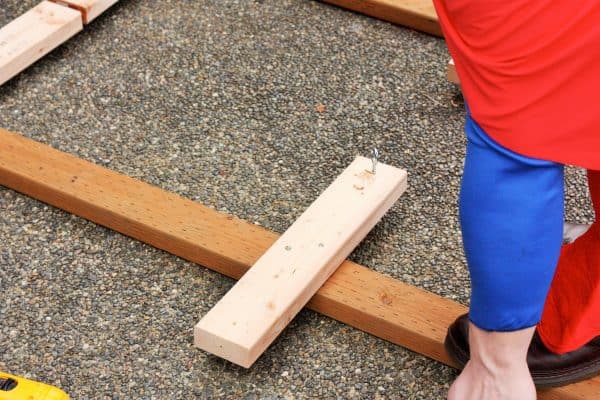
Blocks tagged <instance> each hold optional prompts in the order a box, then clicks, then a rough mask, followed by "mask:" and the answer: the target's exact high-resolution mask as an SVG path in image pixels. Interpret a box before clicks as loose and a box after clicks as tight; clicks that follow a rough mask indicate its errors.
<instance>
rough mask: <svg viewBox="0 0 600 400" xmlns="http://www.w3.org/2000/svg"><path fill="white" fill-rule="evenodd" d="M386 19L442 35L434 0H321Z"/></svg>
mask: <svg viewBox="0 0 600 400" xmlns="http://www.w3.org/2000/svg"><path fill="white" fill-rule="evenodd" d="M321 1H323V2H325V3H330V4H334V5H336V6H340V7H343V8H347V9H350V10H353V11H356V12H359V13H362V14H366V15H370V16H371V17H375V18H379V19H382V20H384V21H389V22H393V23H395V24H399V25H404V26H407V27H409V28H414V29H416V30H419V31H422V32H426V33H430V34H432V35H435V36H442V29H441V28H440V24H439V23H438V17H437V13H436V12H435V8H434V7H433V1H432V0H321Z"/></svg>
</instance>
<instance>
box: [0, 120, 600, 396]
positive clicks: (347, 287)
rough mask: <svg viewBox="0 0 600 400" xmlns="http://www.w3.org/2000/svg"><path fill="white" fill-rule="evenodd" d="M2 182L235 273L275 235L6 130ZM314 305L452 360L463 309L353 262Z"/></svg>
mask: <svg viewBox="0 0 600 400" xmlns="http://www.w3.org/2000/svg"><path fill="white" fill-rule="evenodd" d="M0 184H1V185H4V186H7V187H9V188H12V189H14V190H17V191H19V192H21V193H24V194H27V195H29V196H31V197H33V198H36V199H38V200H41V201H44V202H46V203H48V204H51V205H53V206H55V207H58V208H62V209H63V210H66V211H69V212H71V213H73V214H76V215H79V216H81V217H83V218H86V219H89V220H90V221H94V222H96V223H99V224H101V225H104V226H106V227H108V228H111V229H114V230H116V231H118V232H121V233H123V234H125V235H128V236H131V237H133V238H136V239H139V240H141V241H143V242H145V243H148V244H150V245H153V246H155V247H158V248H160V249H163V250H166V251H168V252H170V253H172V254H175V255H177V256H179V257H182V258H184V259H186V260H189V261H192V262H196V263H198V264H201V265H203V266H205V267H207V268H210V269H212V270H215V271H217V272H220V273H222V274H225V275H227V276H230V277H232V278H235V279H239V278H240V277H241V276H242V275H243V274H244V272H245V271H246V270H248V269H249V268H250V266H251V265H253V264H254V263H255V262H256V261H257V260H258V258H259V257H260V256H261V255H262V254H263V253H264V252H265V251H267V249H268V248H269V247H270V246H271V245H273V243H274V242H275V240H276V239H277V237H278V235H277V234H276V233H274V232H271V231H269V230H267V229H264V228H262V227H259V226H256V225H253V224H250V223H248V222H245V221H242V220H240V219H238V218H236V217H234V216H231V215H226V214H222V213H219V212H216V211H214V210H212V209H210V208H208V207H205V206H203V205H201V204H199V203H195V202H193V201H190V200H187V199H184V198H182V197H180V196H177V195H175V194H173V193H168V192H166V191H164V190H161V189H159V188H157V187H154V186H151V185H148V184H146V183H143V182H140V181H138V180H136V179H133V178H130V177H127V176H125V175H122V174H118V173H116V172H113V171H110V170H109V169H106V168H103V167H100V166H98V165H95V164H92V163H89V162H87V161H83V160H81V159H78V158H76V157H73V156H71V155H69V154H66V153H63V152H60V151H57V150H54V149H52V148H51V147H49V146H46V145H43V144H41V143H38V142H35V141H33V140H30V139H27V138H25V137H23V136H20V135H17V134H14V133H11V132H8V131H6V130H3V129H0ZM307 307H308V308H310V309H312V310H315V311H318V312H320V313H322V314H325V315H328V316H330V317H332V318H335V319H337V320H339V321H341V322H344V323H346V324H348V325H351V326H354V327H356V328H358V329H361V330H364V331H366V332H369V333H371V334H373V335H375V336H378V337H380V338H383V339H385V340H389V341H390V342H392V343H395V344H398V345H400V346H403V347H406V348H408V349H410V350H413V351H415V352H418V353H420V354H423V355H425V356H427V357H431V358H433V359H435V360H438V361H441V362H443V363H445V364H448V365H452V363H451V361H450V359H449V358H448V356H447V354H446V352H445V350H444V344H443V342H444V336H445V333H446V329H447V328H448V326H449V325H450V323H451V322H452V321H453V320H454V319H455V318H456V317H457V316H458V315H460V314H461V313H464V312H466V308H465V307H464V306H462V305H460V304H458V303H456V302H454V301H452V300H449V299H445V298H443V297H440V296H437V295H435V294H432V293H429V292H427V291H424V290H422V289H419V288H416V287H414V286H410V285H407V284H405V283H402V282H400V281H398V280H395V279H392V278H390V277H388V276H385V275H382V274H380V273H377V272H375V271H373V270H370V269H368V268H366V267H363V266H361V265H358V264H355V263H352V262H350V261H344V262H343V263H342V265H341V266H340V267H339V268H338V269H337V270H336V272H335V273H334V274H333V275H332V276H331V277H330V278H329V279H328V280H327V282H325V284H324V285H323V286H322V287H321V288H320V289H319V290H318V291H317V293H316V294H315V295H314V296H313V298H312V299H311V300H310V302H309V303H308V304H307ZM157 345H158V344H157ZM598 393H600V378H594V379H591V380H588V381H585V382H581V383H578V384H573V385H569V386H566V387H563V388H557V389H552V390H549V391H544V392H539V393H538V395H539V397H538V398H539V399H541V400H559V399H564V400H589V399H594V398H597V395H598Z"/></svg>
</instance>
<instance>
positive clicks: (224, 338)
mask: <svg viewBox="0 0 600 400" xmlns="http://www.w3.org/2000/svg"><path fill="white" fill-rule="evenodd" d="M371 165H372V163H371V161H370V160H369V159H367V158H364V157H357V158H356V159H355V160H354V161H353V162H352V163H351V164H350V166H348V168H346V169H345V170H344V171H343V172H342V173H341V175H340V176H338V178H337V179H335V181H334V182H333V183H332V184H331V185H330V186H329V187H328V188H327V189H326V190H325V191H324V192H323V193H322V194H321V195H320V196H319V197H318V198H317V199H316V200H315V201H314V202H313V203H312V204H311V205H310V207H308V209H307V210H306V211H305V212H304V213H303V214H302V215H301V216H300V217H299V218H298V219H297V220H296V221H295V222H294V223H293V224H292V226H290V227H289V229H288V230H287V231H286V232H285V233H284V234H283V235H282V236H280V237H279V239H277V241H276V242H275V243H274V244H273V246H271V247H270V248H269V250H267V252H266V253H265V254H263V255H262V256H261V257H260V258H259V260H258V261H257V262H256V263H255V264H254V266H252V268H251V269H250V270H249V271H248V272H247V273H246V274H245V275H244V276H243V277H242V278H241V279H240V280H239V281H238V282H237V284H236V285H235V286H234V287H233V288H232V289H231V290H230V291H229V292H228V293H227V294H226V295H225V296H224V297H223V298H222V299H221V300H220V301H219V302H218V303H217V304H216V305H215V306H214V307H213V308H212V309H211V310H210V311H209V312H208V313H207V314H206V315H205V316H204V317H203V318H202V320H200V322H198V324H197V325H196V327H195V329H194V337H195V345H196V346H197V347H200V348H201V349H203V350H206V351H208V352H210V353H213V354H216V355H218V356H220V357H222V358H225V359H226V360H229V361H231V362H234V363H236V364H238V365H241V366H242V367H245V368H249V367H250V366H251V365H252V364H253V363H254V362H255V361H256V359H257V358H258V357H259V356H260V355H261V354H262V353H263V352H264V351H265V350H266V348H267V347H268V346H269V345H270V344H271V343H272V342H273V340H275V338H276V337H277V336H278V335H279V333H281V331H282V330H283V329H284V328H285V327H286V326H287V325H288V323H289V322H290V321H291V320H292V318H294V316H295V315H296V314H297V313H298V312H299V311H300V310H301V309H302V308H303V307H304V306H305V305H306V303H307V302H308V301H309V300H310V298H311V297H312V296H313V295H314V294H315V293H316V292H317V290H318V289H319V288H320V287H321V286H322V285H323V283H325V281H326V280H327V278H329V276H330V275H331V274H332V273H333V272H334V271H335V269H336V268H337V267H338V266H339V265H340V264H341V263H342V261H344V260H345V259H346V257H348V255H349V254H350V253H351V252H352V250H353V249H354V248H355V247H356V246H357V245H358V243H360V241H361V240H362V239H363V238H364V237H365V236H366V235H367V233H369V231H370V230H371V229H372V228H373V227H374V226H375V224H376V223H377V222H378V221H379V220H380V219H381V217H382V216H383V214H384V213H385V212H386V211H387V210H388V209H389V208H390V207H391V206H392V205H393V204H394V202H395V201H396V200H397V199H398V198H399V197H400V195H401V194H402V193H403V192H404V191H405V190H406V171H404V170H401V169H398V168H394V167H391V166H389V165H385V164H378V165H377V169H376V173H375V174H373V173H372V172H371V168H372V166H371Z"/></svg>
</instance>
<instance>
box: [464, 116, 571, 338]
mask: <svg viewBox="0 0 600 400" xmlns="http://www.w3.org/2000/svg"><path fill="white" fill-rule="evenodd" d="M465 132H466V134H467V139H468V142H467V154H466V159H465V167H464V174H463V179H462V186H461V192H460V223H461V228H462V234H463V245H464V249H465V255H466V258H467V263H468V266H469V271H470V274H471V290H472V292H471V305H470V311H469V318H470V319H471V321H472V322H473V323H474V324H475V325H476V326H478V327H479V328H482V329H485V330H488V331H514V330H518V329H523V328H527V327H530V326H533V325H536V324H537V323H538V322H539V321H540V319H541V315H542V310H543V307H544V302H545V299H546V295H547V293H548V290H549V288H550V283H551V281H552V277H553V275H554V271H555V269H556V264H557V262H558V257H559V254H560V247H561V244H562V232H563V214H564V183H563V175H564V167H563V165H562V164H557V163H554V162H550V161H544V160H538V159H532V158H528V157H524V156H522V155H518V154H516V153H514V152H512V151H510V150H508V149H506V148H504V147H502V146H501V145H500V144H498V143H496V142H495V141H494V140H493V139H491V138H490V137H489V136H488V135H487V134H486V133H485V132H484V131H483V130H482V129H481V127H479V125H477V123H476V122H475V121H473V119H472V118H471V116H470V114H469V112H468V110H467V118H466V121H465Z"/></svg>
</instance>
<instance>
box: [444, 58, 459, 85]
mask: <svg viewBox="0 0 600 400" xmlns="http://www.w3.org/2000/svg"><path fill="white" fill-rule="evenodd" d="M446 75H447V77H448V81H449V82H452V83H456V84H457V85H460V79H458V74H457V73H456V65H454V60H452V59H450V61H448V69H447V70H446Z"/></svg>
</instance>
